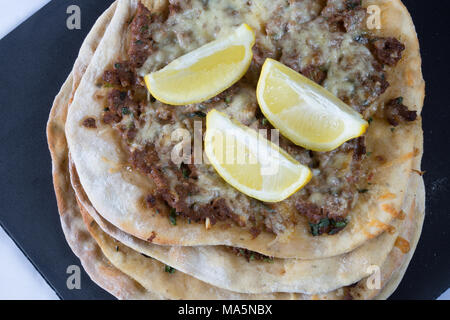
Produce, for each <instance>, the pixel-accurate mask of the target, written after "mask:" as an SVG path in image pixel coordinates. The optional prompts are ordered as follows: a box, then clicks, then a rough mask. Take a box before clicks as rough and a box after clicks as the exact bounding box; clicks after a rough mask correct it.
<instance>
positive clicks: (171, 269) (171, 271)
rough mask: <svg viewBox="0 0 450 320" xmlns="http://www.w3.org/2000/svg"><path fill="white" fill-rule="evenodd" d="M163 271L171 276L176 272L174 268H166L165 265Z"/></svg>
mask: <svg viewBox="0 0 450 320" xmlns="http://www.w3.org/2000/svg"><path fill="white" fill-rule="evenodd" d="M164 271H165V272H167V273H170V274H173V273H175V271H176V270H175V269H174V268H172V267H171V266H167V265H166V266H165V267H164Z"/></svg>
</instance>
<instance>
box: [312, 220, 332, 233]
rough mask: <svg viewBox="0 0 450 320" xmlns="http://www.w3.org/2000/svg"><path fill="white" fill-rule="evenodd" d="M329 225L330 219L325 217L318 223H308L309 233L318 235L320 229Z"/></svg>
mask: <svg viewBox="0 0 450 320" xmlns="http://www.w3.org/2000/svg"><path fill="white" fill-rule="evenodd" d="M329 225H330V220H329V219H327V218H324V219H321V220H320V221H319V223H309V226H310V227H311V233H312V234H313V236H318V235H319V234H322V233H321V229H325V228H327V227H328V226H329Z"/></svg>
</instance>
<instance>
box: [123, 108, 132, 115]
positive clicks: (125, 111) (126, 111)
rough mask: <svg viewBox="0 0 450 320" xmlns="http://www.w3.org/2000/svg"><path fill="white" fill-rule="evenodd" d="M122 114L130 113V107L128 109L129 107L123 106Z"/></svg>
mask: <svg viewBox="0 0 450 320" xmlns="http://www.w3.org/2000/svg"><path fill="white" fill-rule="evenodd" d="M122 114H123V115H127V114H130V109H128V108H127V107H123V108H122Z"/></svg>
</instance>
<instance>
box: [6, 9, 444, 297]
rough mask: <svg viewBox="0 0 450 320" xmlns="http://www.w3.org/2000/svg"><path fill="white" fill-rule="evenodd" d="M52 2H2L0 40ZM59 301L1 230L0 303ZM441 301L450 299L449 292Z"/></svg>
mask: <svg viewBox="0 0 450 320" xmlns="http://www.w3.org/2000/svg"><path fill="white" fill-rule="evenodd" d="M48 2H49V0H19V1H18V0H15V1H11V0H0V39H1V38H3V37H4V36H5V35H6V34H8V33H9V32H11V31H12V30H13V29H14V28H15V27H17V26H18V25H19V24H21V23H22V22H23V21H25V20H26V19H27V18H28V17H29V16H31V15H32V14H33V13H34V12H36V11H37V10H38V9H40V8H41V7H42V6H44V5H45V4H47V3H48ZM1 299H58V297H57V296H56V294H55V293H54V292H53V290H52V289H51V288H50V287H49V286H48V284H47V283H46V282H45V281H44V279H43V278H42V277H41V276H40V275H39V273H38V272H37V271H36V270H35V269H34V267H33V265H32V264H31V263H30V262H29V261H28V259H27V258H26V257H25V256H24V255H23V254H22V252H21V251H20V250H19V249H18V248H17V247H16V245H15V244H14V243H13V241H12V240H11V239H10V238H9V237H8V236H7V235H6V233H5V232H4V231H3V229H2V228H0V300H1ZM441 299H450V290H448V291H447V292H446V293H445V294H444V295H442V296H441Z"/></svg>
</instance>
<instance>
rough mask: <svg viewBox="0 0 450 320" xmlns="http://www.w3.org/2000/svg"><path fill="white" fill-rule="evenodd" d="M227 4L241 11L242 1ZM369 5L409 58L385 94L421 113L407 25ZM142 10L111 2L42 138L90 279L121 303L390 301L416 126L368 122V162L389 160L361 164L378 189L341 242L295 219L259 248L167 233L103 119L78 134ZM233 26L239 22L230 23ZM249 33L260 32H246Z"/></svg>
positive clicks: (405, 250) (411, 191)
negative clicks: (286, 232)
mask: <svg viewBox="0 0 450 320" xmlns="http://www.w3.org/2000/svg"><path fill="white" fill-rule="evenodd" d="M169 2H170V5H176V2H177V1H169ZM187 2H190V1H187ZM192 2H193V3H195V2H196V1H194V0H193V1H192ZM203 2H204V1H203ZM209 2H210V3H211V2H212V1H209ZM229 2H230V6H231V5H233V6H234V7H236V6H237V7H238V9H237V10H239V6H240V5H242V6H243V5H244V3H247V2H248V1H241V2H242V4H240V1H229ZM255 2H258V1H255ZM260 2H264V1H260ZM309 2H311V1H304V2H302V1H300V2H299V3H303V4H306V3H309ZM317 2H318V3H322V2H323V1H317ZM331 2H332V1H331ZM142 4H144V5H145V6H146V7H147V8H148V10H149V11H151V12H153V13H157V12H159V11H161V10H165V9H167V5H169V3H168V2H167V1H164V0H162V1H160V0H154V1H142ZM373 4H375V5H378V6H379V7H381V12H382V15H381V22H382V23H383V28H382V29H381V30H379V31H376V32H377V34H378V35H379V36H395V37H397V38H400V39H401V41H402V42H403V43H404V44H405V47H406V49H405V51H404V52H403V57H402V60H401V61H400V62H399V63H398V64H397V66H396V67H395V68H394V69H392V70H393V71H392V73H388V81H389V83H390V87H389V89H388V90H387V91H386V92H385V93H384V95H385V96H389V97H397V96H400V95H401V96H402V97H403V100H404V101H406V102H407V104H408V106H409V108H410V109H411V110H415V111H417V112H418V114H420V111H421V108H422V105H423V98H424V81H423V79H422V74H421V59H420V53H419V45H418V40H417V35H416V33H415V29H414V25H413V22H412V20H411V17H410V15H409V13H408V11H407V9H406V8H405V7H404V6H403V4H402V3H401V2H400V1H398V0H372V1H363V7H365V8H366V7H367V6H369V5H373ZM138 5H139V3H138V1H133V0H120V1H117V2H115V3H114V4H113V5H112V6H111V7H110V8H109V9H108V10H107V11H106V12H105V13H104V14H103V15H102V16H101V17H100V18H99V19H98V21H97V22H96V23H95V25H94V27H93V28H92V30H91V31H90V33H89V34H88V36H87V38H86V39H85V41H84V43H83V45H82V47H81V49H80V52H79V56H78V59H77V60H76V62H75V65H74V67H73V70H72V73H71V74H70V75H69V77H68V79H67V80H66V82H65V83H64V85H63V86H62V88H61V91H60V92H59V94H58V96H57V97H56V99H55V101H54V104H53V107H52V110H51V113H50V119H49V122H48V127H47V134H48V143H49V146H50V151H51V155H52V160H53V181H54V187H55V192H56V197H57V202H58V209H59V213H60V218H61V223H62V227H63V230H64V233H65V236H66V239H67V242H68V244H69V245H70V247H71V248H72V250H73V252H74V253H75V254H76V255H77V256H78V257H79V258H80V260H81V263H82V265H83V267H84V269H85V270H86V272H87V273H88V274H89V275H90V277H91V278H92V280H93V281H95V282H96V283H97V284H98V285H99V286H101V287H102V288H104V289H105V290H107V291H108V292H110V293H111V294H113V295H114V296H116V297H117V298H119V299H386V298H387V297H389V296H390V295H391V294H392V293H393V291H394V290H395V289H396V288H397V286H398V284H399V282H400V280H401V279H402V277H403V275H404V273H405V271H406V269H407V266H408V264H409V261H410V259H411V257H412V255H413V253H414V250H415V248H416V244H417V242H418V239H419V237H420V233H421V230H422V223H423V219H424V203H425V191H424V185H423V179H422V176H421V172H420V162H421V158H422V148H423V141H422V137H423V133H422V129H421V120H420V117H419V119H417V120H416V121H414V122H411V123H408V124H405V125H403V124H401V125H400V126H398V127H397V128H396V129H395V132H391V130H389V126H388V125H386V124H384V123H381V124H379V125H378V124H377V121H376V120H375V121H373V122H374V124H372V125H371V128H370V129H369V131H368V133H367V135H366V139H367V140H368V143H369V145H370V150H371V153H373V154H374V155H384V157H385V159H384V161H383V162H382V163H380V162H375V161H372V162H369V163H370V164H368V165H371V166H373V168H372V169H373V171H374V172H377V173H378V174H377V175H376V176H377V177H378V178H375V179H374V180H373V184H372V185H371V187H370V191H369V192H364V193H363V194H361V196H360V197H359V198H358V200H357V202H358V204H357V205H355V206H353V209H352V212H350V213H349V217H350V220H349V221H350V222H349V224H348V225H347V226H346V228H344V229H343V230H341V231H340V232H338V233H337V234H329V235H328V234H323V235H319V236H317V235H312V234H311V232H310V227H309V225H308V222H306V221H303V220H301V219H300V220H299V222H298V223H297V224H296V226H295V228H294V230H293V231H292V232H291V233H290V234H289V236H283V235H281V236H280V235H274V234H272V233H270V232H265V231H262V232H261V233H260V234H258V235H257V236H256V237H255V235H252V234H251V233H249V232H248V231H245V230H243V229H242V228H241V227H240V226H239V225H236V224H231V225H230V224H226V227H224V225H225V224H224V225H222V224H221V222H220V221H219V223H217V224H215V225H213V226H209V227H208V228H205V224H204V223H202V222H200V223H198V222H193V221H192V222H191V221H188V219H183V218H182V217H178V219H177V223H176V224H175V225H174V223H171V221H170V219H169V218H168V217H167V215H164V214H163V213H161V214H158V213H155V212H152V210H151V208H149V207H148V206H145V205H142V199H143V197H144V198H145V195H146V194H147V193H148V192H149V190H151V189H152V181H151V178H150V177H149V176H145V175H142V174H140V173H139V172H135V171H133V170H130V168H129V167H128V166H127V165H126V163H127V161H128V160H127V159H128V155H127V154H126V152H125V151H124V149H123V148H122V146H121V145H120V143H119V142H117V141H116V140H115V136H114V134H113V133H111V132H110V131H111V130H112V129H111V127H108V126H106V125H100V124H99V123H101V121H100V120H96V123H97V127H96V128H94V130H93V128H92V126H91V127H90V128H89V127H86V126H83V125H82V124H81V123H82V122H83V119H85V118H86V117H88V116H89V117H93V118H94V119H100V118H101V112H103V107H102V106H101V103H99V102H98V101H99V99H98V97H97V96H98V95H99V94H100V93H99V92H98V90H99V85H98V81H99V80H98V79H101V78H102V75H103V73H104V72H105V70H107V69H108V68H110V67H111V65H112V64H114V63H115V62H116V61H121V60H123V59H124V57H123V52H124V50H125V49H124V47H126V43H127V41H128V37H129V36H128V34H127V32H128V31H129V23H130V19H133V17H135V14H136V10H137V8H138ZM210 6H211V4H210ZM179 7H182V5H178V8H179ZM180 10H181V9H180ZM299 10H301V9H299ZM175 11H177V10H175ZM235 16H239V15H238V14H237V15H235ZM235 19H238V18H235ZM241 22H246V21H235V24H238V23H241ZM249 23H253V25H252V27H253V28H255V29H256V32H257V33H258V32H260V30H258V26H256V23H255V22H254V21H250V22H249ZM299 23H300V22H299ZM175 27H176V26H174V28H175ZM260 28H262V27H261V26H260ZM193 30H194V32H199V31H198V29H195V28H193ZM261 32H262V31H261ZM179 40H180V41H183V40H182V39H179ZM198 45H200V44H194V46H198ZM125 51H126V50H125ZM174 54H175V55H180V54H181V53H174ZM155 55H157V53H156V54H155ZM152 61H153V62H155V61H158V57H156V58H153V59H152ZM155 63H156V62H155ZM147 64H148V63H146V64H144V68H145V66H146V65H147ZM382 97H384V96H382ZM384 100H386V98H384ZM376 103H377V102H374V103H373V104H374V105H376ZM174 108H175V107H174ZM386 128H387V130H386ZM154 130H157V129H154ZM155 134H159V132H155ZM233 248H235V249H234V250H233ZM236 252H237V253H236ZM239 252H241V253H242V252H244V253H246V254H239ZM254 255H258V256H264V257H266V258H262V259H259V258H258V259H254V258H253V257H254ZM249 257H250V258H249Z"/></svg>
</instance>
